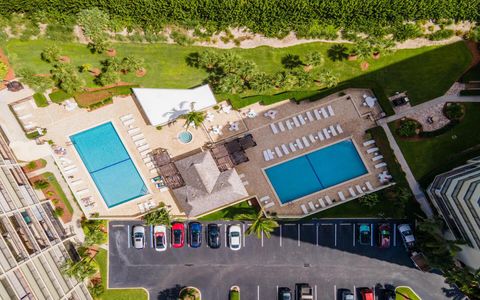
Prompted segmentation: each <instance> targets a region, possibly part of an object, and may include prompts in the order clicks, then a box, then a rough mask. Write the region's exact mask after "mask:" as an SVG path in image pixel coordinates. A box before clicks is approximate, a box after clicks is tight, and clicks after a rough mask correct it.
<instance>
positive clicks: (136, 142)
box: [134, 139, 147, 147]
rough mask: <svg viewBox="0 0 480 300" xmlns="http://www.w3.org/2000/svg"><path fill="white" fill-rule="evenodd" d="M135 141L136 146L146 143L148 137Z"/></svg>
mask: <svg viewBox="0 0 480 300" xmlns="http://www.w3.org/2000/svg"><path fill="white" fill-rule="evenodd" d="M134 143H135V146H137V147H139V146H141V145H143V144H146V143H147V140H146V139H141V140H138V141H135V142H134Z"/></svg>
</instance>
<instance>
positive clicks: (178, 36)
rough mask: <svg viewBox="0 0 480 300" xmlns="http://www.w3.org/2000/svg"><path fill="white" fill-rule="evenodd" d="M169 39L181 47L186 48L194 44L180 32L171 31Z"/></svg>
mask: <svg viewBox="0 0 480 300" xmlns="http://www.w3.org/2000/svg"><path fill="white" fill-rule="evenodd" d="M170 38H171V39H172V40H173V41H174V42H175V43H177V44H179V45H181V46H188V45H192V44H193V43H194V40H193V39H192V38H190V37H189V36H188V35H186V34H185V33H183V32H180V31H172V33H170Z"/></svg>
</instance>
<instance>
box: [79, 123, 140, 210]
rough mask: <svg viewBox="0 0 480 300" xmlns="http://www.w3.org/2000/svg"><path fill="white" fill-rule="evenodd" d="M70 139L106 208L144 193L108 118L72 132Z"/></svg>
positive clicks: (134, 168) (138, 176)
mask: <svg viewBox="0 0 480 300" xmlns="http://www.w3.org/2000/svg"><path fill="white" fill-rule="evenodd" d="M70 140H71V141H72V143H73V145H74V146H75V149H77V152H78V154H79V155H80V157H81V159H82V161H83V163H84V164H85V167H86V168H87V170H88V172H89V173H90V176H91V177H92V179H93V181H94V182H95V185H96V186H97V188H98V190H99V191H100V194H102V197H103V199H104V200H105V203H106V204H107V206H108V207H109V208H110V207H114V206H116V205H119V204H121V203H124V202H126V201H129V200H132V199H135V198H138V197H140V196H143V195H145V194H147V192H148V190H147V187H146V186H145V183H144V182H143V180H142V178H141V177H140V174H139V173H138V170H137V168H136V167H135V165H134V164H133V161H132V159H131V158H130V156H129V155H128V152H127V150H126V149H125V146H124V145H123V143H122V141H121V140H120V137H119V136H118V134H117V131H116V130H115V128H114V127H113V124H112V123H111V122H109V123H105V124H102V125H99V126H97V127H94V128H91V129H88V130H85V131H82V132H80V133H77V134H75V135H72V136H70Z"/></svg>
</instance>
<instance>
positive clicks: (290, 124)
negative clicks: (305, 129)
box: [285, 119, 293, 130]
mask: <svg viewBox="0 0 480 300" xmlns="http://www.w3.org/2000/svg"><path fill="white" fill-rule="evenodd" d="M285 124H286V125H287V128H288V130H292V129H293V127H292V121H291V120H290V119H288V120H286V121H285Z"/></svg>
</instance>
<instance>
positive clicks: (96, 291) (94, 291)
mask: <svg viewBox="0 0 480 300" xmlns="http://www.w3.org/2000/svg"><path fill="white" fill-rule="evenodd" d="M88 291H89V292H90V294H91V295H92V296H93V297H95V298H96V297H98V296H100V295H101V294H103V292H104V287H103V284H102V283H100V282H97V283H92V284H91V285H90V286H89V287H88Z"/></svg>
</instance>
